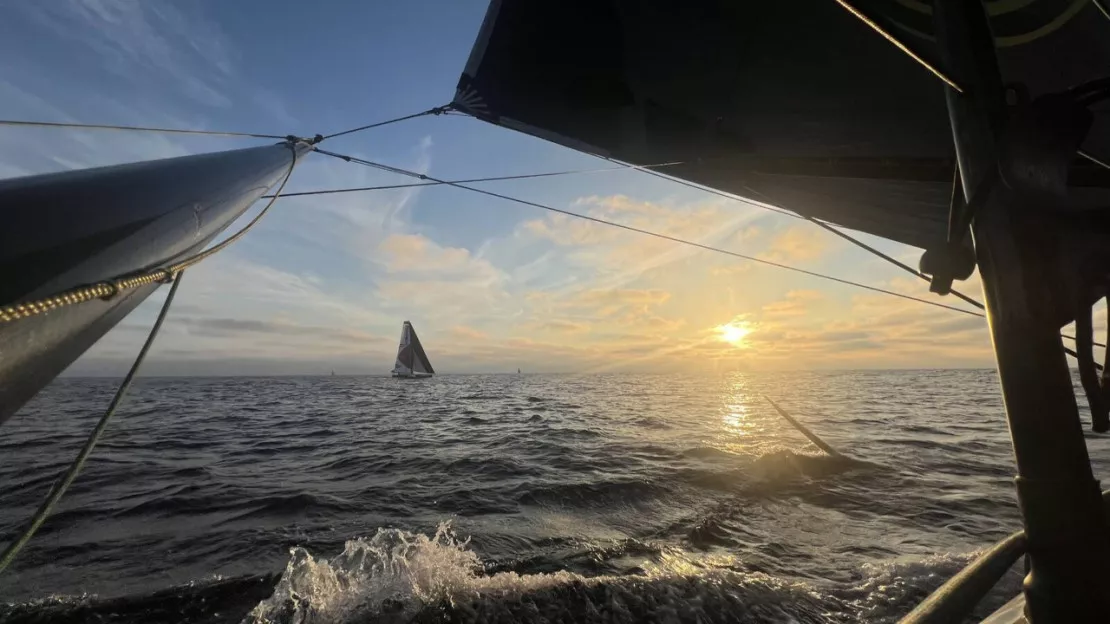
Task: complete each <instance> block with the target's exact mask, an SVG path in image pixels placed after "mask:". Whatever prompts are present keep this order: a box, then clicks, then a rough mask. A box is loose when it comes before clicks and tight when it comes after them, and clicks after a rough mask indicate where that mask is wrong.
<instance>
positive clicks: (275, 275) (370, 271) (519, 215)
mask: <svg viewBox="0 0 1110 624" xmlns="http://www.w3.org/2000/svg"><path fill="white" fill-rule="evenodd" d="M278 7H280V8H278ZM485 9H486V2H484V1H474V0H454V1H452V2H431V1H423V0H420V1H409V2H395V3H386V2H354V1H350V2H346V1H345V2H339V1H330V2H319V3H293V2H289V3H285V2H283V3H274V2H262V1H260V0H237V1H235V2H227V1H216V0H196V1H192V2H164V1H158V0H150V1H142V2H139V1H137V0H136V1H123V0H49V1H43V2H7V3H3V4H0V53H2V54H3V58H5V60H6V61H5V63H4V64H3V66H0V117H3V118H8V119H24V120H44V121H76V122H85V123H107V124H129V125H146V126H169V127H180V128H200V129H221V130H236V131H248V132H261V133H274V134H287V133H294V134H299V135H309V136H311V135H313V134H315V133H317V132H319V133H325V134H326V133H329V132H335V131H338V130H342V129H346V128H350V127H355V126H359V125H363V124H366V123H371V122H374V121H380V120H384V119H389V118H393V117H397V116H401V115H405V114H409V113H413V112H417V111H421V110H425V109H428V108H430V107H433V106H437V105H441V104H446V103H447V102H448V101H449V100H450V99H451V96H452V94H453V91H454V85H455V83H456V80H457V78H458V75H459V73H460V71H461V70H462V67H463V64H464V63H465V61H466V58H467V56H468V54H469V51H470V47H471V45H472V44H473V41H474V37H475V35H476V33H477V31H478V27H479V25H480V24H481V21H482V18H483V15H484V13H485ZM0 133H2V134H0V136H2V137H3V139H2V140H0V177H10V176H16V175H25V174H30V173H43V172H49V171H59V170H65V169H70V168H75V167H87V166H94V165H105V164H114V163H121V162H129V161H134V160H141V159H148V158H161V157H170V156H177V155H184V154H190V153H198V152H203V151H212V150H220V149H229V148H235V147H242V146H246V145H253V144H257V143H258V142H257V141H248V140H240V139H226V138H208V137H203V138H201V137H196V138H188V137H186V138H180V137H176V136H169V135H148V134H126V133H119V132H96V131H58V130H44V129H11V128H4V129H0ZM327 147H329V148H330V149H333V150H336V151H340V152H345V153H351V154H355V155H359V156H362V157H365V158H369V159H373V160H378V161H381V162H386V163H389V164H393V165H396V166H400V167H406V168H410V169H418V170H421V171H425V172H428V173H431V174H433V175H435V176H438V177H442V178H447V179H450V178H453V177H458V178H465V177H478V176H493V175H509V174H521V173H534V172H542V171H556V170H564V169H579V168H596V167H598V166H603V165H604V164H605V163H603V162H601V161H598V160H597V159H594V158H592V157H589V156H585V155H583V154H579V153H577V152H574V151H572V150H569V149H565V148H562V147H558V146H555V145H552V144H549V143H546V142H544V141H542V140H539V139H536V138H532V137H529V136H525V135H522V134H517V133H514V132H512V131H509V130H505V129H501V128H497V127H493V126H490V125H487V124H484V123H482V122H479V121H477V120H474V119H470V118H465V117H458V116H444V117H425V118H420V119H416V120H412V121H407V122H403V123H399V124H395V125H392V126H388V127H384V128H380V129H376V130H371V131H368V132H364V133H359V134H354V135H351V136H348V137H340V138H336V139H335V140H334V141H332V142H331V143H330V144H329V145H328V146H327ZM406 181H408V180H406V179H404V178H398V177H397V176H395V175H391V174H387V173H383V172H379V171H375V170H371V169H367V168H363V167H358V166H356V165H351V164H348V163H344V162H341V161H338V160H334V159H328V158H324V157H320V156H319V155H311V156H310V157H308V158H306V159H305V160H304V162H303V163H302V164H301V165H300V166H298V168H297V169H296V171H295V172H294V174H293V176H292V178H291V180H290V183H289V188H288V190H290V191H297V190H308V189H319V188H329V187H344V186H360V185H369V184H390V183H403V182H406ZM488 188H490V189H491V190H497V191H498V192H502V193H506V194H510V195H516V196H519V197H523V198H527V199H530V200H533V201H538V202H542V203H545V204H548V205H552V206H557V207H562V208H571V209H574V210H579V211H583V212H587V213H590V214H594V215H598V216H603V217H606V218H610V219H614V220H618V221H622V222H626V223H629V224H633V225H637V226H640V227H646V228H649V229H654V230H657V231H662V232H666V233H669V234H673V235H678V236H682V237H687V238H691V239H694V240H698V241H700V242H705V243H713V244H718V245H721V246H724V247H728V248H730V249H734V250H736V251H739V252H742V253H751V254H756V255H760V256H762V257H767V258H770V259H775V260H778V261H782V262H787V263H790V264H794V265H797V266H801V267H805V268H808V269H813V270H819V271H823V272H828V273H831V274H834V275H838V276H841V277H845V278H849V279H855V280H859V281H863V282H866V283H869V284H873V285H876V286H884V287H888V288H894V289H897V290H900V291H904V292H908V293H914V294H918V295H926V296H928V295H927V292H926V289H925V287H924V285H923V284H922V283H919V282H917V281H915V280H913V279H912V278H906V277H903V276H902V275H900V274H899V273H898V272H897V269H894V268H892V267H889V266H888V265H885V264H883V262H882V261H881V260H878V259H876V258H873V257H871V256H869V255H867V254H866V253H865V252H862V251H860V250H858V249H856V248H853V247H851V246H850V245H847V244H846V243H844V242H842V241H839V240H837V239H835V238H834V237H832V236H831V235H829V234H827V233H824V232H822V231H820V230H818V229H816V228H815V227H813V226H811V225H809V224H805V223H802V222H799V221H796V220H793V219H789V218H786V217H782V216H778V215H774V214H772V213H769V212H766V211H763V210H760V209H758V208H755V207H752V206H747V205H744V204H741V203H739V202H732V201H728V200H724V199H721V198H718V197H715V196H712V195H708V194H705V193H702V192H700V191H696V190H692V189H688V188H684V187H681V186H678V185H675V184H672V183H670V182H667V181H665V180H660V179H658V178H654V177H650V176H647V175H644V174H642V173H638V172H635V171H621V172H613V173H594V174H587V175H580V176H572V177H560V178H547V179H541V180H526V181H517V182H503V183H496V184H491V185H489V186H488ZM867 240H868V241H869V242H872V243H874V244H876V245H877V246H879V247H881V248H882V249H884V250H886V251H888V252H890V253H892V254H894V255H896V256H898V257H900V258H902V259H903V260H905V261H907V262H909V263H911V264H916V261H917V256H918V254H919V252H918V251H917V250H914V249H911V248H908V247H904V246H901V245H896V244H892V243H888V242H886V241H878V240H875V239H871V238H868V239H867ZM967 290H968V291H969V292H975V293H977V292H978V285H977V282H973V283H972V284H970V285H969V286H968V289H967ZM163 296H164V293H158V294H156V295H155V296H152V297H151V299H150V301H148V302H147V303H146V304H144V305H143V306H142V307H141V308H140V309H139V310H137V311H136V312H135V313H134V314H132V315H131V317H129V318H128V319H126V320H125V321H124V322H123V323H121V325H120V326H119V327H118V328H117V329H115V330H113V331H112V332H111V333H110V334H109V335H108V336H107V337H106V338H105V339H104V340H103V341H101V343H100V344H98V345H97V346H96V347H94V348H93V349H92V350H90V352H89V353H88V354H87V355H86V356H85V357H84V358H82V359H81V360H80V361H79V362H78V363H77V364H75V365H74V367H72V368H71V370H70V373H71V374H118V373H119V372H120V371H121V370H124V369H125V368H126V366H127V364H128V363H129V358H130V357H131V356H132V355H133V354H134V352H135V350H136V349H137V347H138V345H139V344H140V343H141V341H142V339H143V337H144V334H145V331H146V329H147V328H148V327H149V324H150V322H151V321H152V319H153V316H154V315H155V314H156V312H157V306H158V305H159V303H160V302H161V300H162V297H163ZM405 319H409V320H411V321H413V323H415V324H416V326H417V328H418V330H419V331H420V333H421V336H422V339H423V341H424V343H425V345H426V347H427V348H428V351H429V355H430V356H431V358H432V361H433V363H435V364H437V368H439V369H440V370H444V371H454V372H470V371H504V370H514V369H516V368H518V367H520V368H524V369H526V370H530V371H574V370H612V369H617V370H619V369H635V370H638V369H652V370H660V369H668V370H669V369H680V370H687V369H690V368H691V367H694V368H698V369H700V368H705V367H708V368H712V369H714V370H716V369H727V370H730V369H733V368H737V367H740V368H743V367H749V368H750V367H756V368H758V367H776V368H781V367H799V366H802V367H809V366H816V367H834V368H835V367H847V368H857V367H915V366H989V365H990V363H991V357H990V351H989V346H990V343H989V337H988V335H987V333H986V332H985V323H983V322H982V321H981V320H977V319H971V318H964V317H961V316H959V315H955V314H953V313H950V312H946V311H943V310H938V309H933V308H930V307H928V306H923V305H920V304H915V303H912V302H906V301H900V300H897V299H891V298H885V297H882V296H880V295H875V294H871V293H866V292H861V291H856V290H852V289H850V288H848V287H845V286H839V285H834V284H830V283H828V282H821V281H818V280H814V279H813V278H809V277H805V276H800V275H796V274H791V273H784V272H781V271H778V270H776V269H773V268H768V267H760V266H757V265H752V264H751V263H745V262H743V261H740V260H735V259H729V258H727V257H723V256H716V255H713V254H710V253H709V252H704V251H697V250H694V249H690V248H684V247H681V246H676V245H674V244H672V243H667V242H665V241H659V240H652V239H644V238H643V237H641V236H639V235H636V234H632V233H628V232H621V231H617V230H612V229H606V228H605V227H604V226H599V225H596V224H589V223H585V222H571V221H568V220H567V219H564V218H560V217H558V216H557V215H552V214H549V213H543V212H542V211H538V210H535V209H531V208H527V207H524V206H520V205H516V204H513V203H509V202H504V201H502V200H498V199H494V198H489V197H484V196H480V195H477V194H472V193H467V192H465V191H460V190H458V189H453V188H443V187H441V188H429V189H421V190H398V191H385V192H375V193H365V194H348V195H336V196H327V197H315V198H305V199H285V200H280V201H279V202H278V203H277V205H276V206H275V208H274V210H273V211H272V213H271V214H270V215H268V216H267V218H266V219H265V220H264V221H263V222H262V224H261V225H260V226H259V227H258V228H257V229H256V230H254V231H252V232H251V233H250V235H249V236H248V237H246V238H245V239H244V240H243V241H241V242H239V243H237V244H236V245H234V246H233V247H232V248H230V249H229V250H228V251H226V252H224V253H221V254H219V255H217V256H216V257H215V258H213V259H211V260H209V261H206V262H205V263H203V264H202V265H201V266H198V267H196V268H195V269H192V270H190V271H189V272H188V273H187V274H186V276H185V278H184V283H183V285H182V287H181V292H180V294H179V296H178V300H177V302H176V303H175V306H174V310H173V312H172V313H171V316H170V319H169V321H167V325H166V327H165V329H164V330H163V334H162V336H161V337H160V338H159V341H158V343H156V346H155V348H154V350H153V351H152V353H151V356H150V358H149V360H148V362H149V363H148V366H147V368H146V372H147V373H148V374H276V373H283V374H284V373H289V374H297V373H324V372H327V371H329V370H331V369H335V370H337V372H348V373H376V372H385V371H388V370H389V368H390V367H391V365H392V352H393V351H394V350H395V348H396V342H397V337H398V334H399V330H400V324H401V321H403V320H405ZM729 323H734V324H741V325H743V326H744V327H745V328H746V330H747V331H750V333H749V334H748V336H747V337H746V338H745V339H744V340H743V341H741V342H739V343H736V342H728V341H724V340H721V339H720V331H719V330H718V329H717V328H719V327H720V326H722V325H725V324H729Z"/></svg>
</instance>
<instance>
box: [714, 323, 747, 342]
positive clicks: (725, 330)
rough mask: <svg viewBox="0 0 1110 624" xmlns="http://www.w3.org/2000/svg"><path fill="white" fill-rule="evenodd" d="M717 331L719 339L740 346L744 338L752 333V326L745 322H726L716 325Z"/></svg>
mask: <svg viewBox="0 0 1110 624" xmlns="http://www.w3.org/2000/svg"><path fill="white" fill-rule="evenodd" d="M717 333H718V334H720V336H721V340H724V341H725V342H731V343H732V344H734V345H736V346H742V345H743V344H744V338H745V337H746V336H747V335H748V334H750V333H752V328H751V327H749V326H748V324H747V323H728V324H725V325H720V326H718V327H717Z"/></svg>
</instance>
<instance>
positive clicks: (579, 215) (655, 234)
mask: <svg viewBox="0 0 1110 624" xmlns="http://www.w3.org/2000/svg"><path fill="white" fill-rule="evenodd" d="M321 153H323V154H327V155H329V156H335V157H337V158H342V159H344V160H347V158H350V160H349V162H356V163H358V164H365V165H366V166H368V167H377V168H381V169H385V170H387V171H392V172H395V173H399V174H401V175H406V176H409V177H413V178H420V179H422V180H431V181H433V182H439V183H441V184H446V185H448V186H453V187H455V188H460V189H463V190H467V191H471V192H473V193H479V194H481V195H488V196H490V197H496V198H498V199H504V200H506V201H511V202H515V203H518V204H522V205H525V206H531V207H533V208H539V209H541V210H547V211H549V212H555V213H559V214H563V215H566V216H568V217H574V218H576V219H583V220H586V221H593V222H594V223H600V224H602V225H608V226H610V227H615V228H619V229H622V230H627V231H629V232H636V233H637V234H644V235H646V236H652V237H654V238H659V239H662V240H668V241H671V242H674V243H679V244H682V245H687V246H689V247H696V248H698V249H704V250H706V251H712V252H716V253H720V254H724V255H727V256H732V257H734V258H740V259H742V260H750V261H752V262H757V263H759V264H765V265H767V266H773V267H776V268H780V269H785V270H787V271H793V272H795V273H801V274H803V275H809V276H811V277H817V278H820V279H824V280H828V281H831V282H837V283H838V284H845V285H847V286H855V287H857V288H862V289H864V290H870V291H872V292H877V293H882V294H885V295H891V296H893V297H898V298H900V299H907V300H910V301H917V302H918V303H924V304H926V305H931V306H934V307H937V308H944V309H946V310H953V311H955V312H960V313H963V314H967V315H970V316H978V317H982V316H984V315H983V314H981V313H979V312H973V311H971V310H965V309H963V308H957V307H955V306H950V305H947V304H943V303H939V302H936V301H929V300H928V299H921V298H919V297H913V296H911V295H904V294H902V293H899V292H895V291H893V290H886V289H883V288H878V287H876V286H868V285H867V284H861V283H859V282H853V281H851V280H846V279H841V278H839V277H833V276H831V275H825V274H823V273H817V272H814V271H808V270H806V269H801V268H798V267H794V266H790V265H788V264H781V263H779V262H773V261H771V260H765V259H763V258H757V257H755V256H749V255H746V254H742V253H738V252H735V251H729V250H727V249H722V248H720V247H713V246H711V245H704V244H702V243H697V242H694V241H690V240H686V239H682V238H678V237H675V236H670V235H668V234H662V233H659V232H653V231H651V230H645V229H642V228H638V227H634V226H631V225H625V224H623V223H618V222H616V221H609V220H606V219H601V218H599V217H591V216H589V215H585V214H582V213H578V212H573V211H570V210H563V209H562V208H555V207H552V206H546V205H544V204H539V203H536V202H532V201H528V200H526V199H519V198H517V197H512V196H510V195H502V194H501V193H494V192H493V191H487V190H484V189H480V188H475V187H473V186H464V185H462V184H459V183H457V182H450V181H448V180H439V179H437V178H433V177H431V176H428V175H425V174H422V173H416V172H415V171H407V170H405V169H400V168H397V167H391V166H389V165H381V164H380V163H374V162H370V161H365V160H363V159H361V158H353V157H344V156H343V155H341V154H339V155H336V154H332V153H331V152H324V151H322V150H321Z"/></svg>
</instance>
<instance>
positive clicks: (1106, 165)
mask: <svg viewBox="0 0 1110 624" xmlns="http://www.w3.org/2000/svg"><path fill="white" fill-rule="evenodd" d="M1075 153H1076V154H1079V155H1080V156H1082V157H1083V158H1086V159H1087V160H1089V161H1091V162H1093V163H1094V164H1096V165H1098V166H1099V167H1102V168H1103V169H1110V163H1108V162H1106V161H1103V160H1100V159H1099V158H1097V157H1095V156H1092V155H1090V154H1088V153H1087V152H1085V151H1083V150H1076V151H1075Z"/></svg>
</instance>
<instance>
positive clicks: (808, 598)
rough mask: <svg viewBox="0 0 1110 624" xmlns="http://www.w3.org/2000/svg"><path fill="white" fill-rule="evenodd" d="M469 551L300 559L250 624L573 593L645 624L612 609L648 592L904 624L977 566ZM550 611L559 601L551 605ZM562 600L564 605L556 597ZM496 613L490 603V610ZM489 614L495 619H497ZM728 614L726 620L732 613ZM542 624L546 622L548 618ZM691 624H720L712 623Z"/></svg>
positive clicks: (391, 614)
mask: <svg viewBox="0 0 1110 624" xmlns="http://www.w3.org/2000/svg"><path fill="white" fill-rule="evenodd" d="M468 545H469V540H460V539H458V538H457V537H456V535H455V533H454V532H453V530H452V529H451V526H450V523H448V522H444V523H441V524H440V525H439V527H438V529H437V530H436V532H435V534H434V535H432V536H427V535H421V534H415V533H410V532H407V531H402V530H398V529H379V530H378V532H377V533H376V534H375V535H374V536H373V537H371V538H369V539H362V538H360V539H354V540H350V541H348V542H347V543H346V545H345V547H344V549H343V552H342V553H340V554H339V555H337V556H336V557H334V558H332V559H330V560H328V559H323V558H320V559H316V558H314V557H313V556H312V555H311V554H310V553H309V552H308V551H307V550H305V549H304V548H300V547H297V548H293V549H292V550H291V555H292V556H291V557H290V561H289V563H288V564H287V566H286V569H285V572H284V573H283V574H282V577H281V580H280V581H279V582H278V584H277V586H276V587H275V589H274V593H273V596H271V597H270V598H268V599H267V600H264V601H263V602H261V603H259V604H258V605H257V606H256V607H255V608H254V609H253V610H252V611H251V613H250V614H248V616H247V617H246V618H245V620H244V622H246V623H250V624H337V623H343V622H354V621H366V620H369V619H371V618H373V619H374V620H375V621H407V620H409V619H411V618H412V617H413V616H414V615H416V614H417V612H419V611H420V610H421V609H422V608H424V607H425V606H430V605H439V604H443V603H447V604H450V605H451V606H453V607H457V606H460V605H462V606H463V608H464V610H465V611H466V612H468V613H471V614H472V615H475V613H472V612H471V611H469V610H466V608H465V605H466V604H467V602H468V601H472V600H474V599H477V598H485V599H487V600H488V599H492V600H494V601H496V600H499V599H505V598H510V599H511V598H515V597H518V596H520V595H521V594H526V593H533V592H542V590H550V589H554V588H557V587H559V586H566V585H569V584H572V583H573V584H575V585H576V586H578V588H579V589H577V590H573V589H572V592H574V593H572V594H568V595H567V596H571V600H581V601H584V602H589V601H590V600H594V601H595V603H594V604H593V605H592V606H590V607H588V611H589V612H591V613H594V614H595V615H597V617H596V618H595V619H596V621H609V620H608V619H606V618H609V619H612V618H613V617H616V618H617V619H615V620H613V621H620V622H625V621H627V622H636V621H639V617H640V615H642V613H640V612H638V611H635V610H631V611H621V610H619V609H618V610H617V611H606V609H610V608H615V607H614V605H619V604H620V603H621V601H622V600H627V602H628V603H629V604H641V603H643V602H644V596H645V594H644V592H647V593H648V594H651V596H650V597H649V600H648V601H649V602H650V601H651V600H654V601H656V602H655V604H656V607H657V608H660V609H663V610H667V611H670V610H677V611H676V612H684V611H690V610H691V609H693V610H694V611H699V612H700V611H702V610H703V609H706V610H708V611H709V612H711V611H712V609H713V608H725V607H727V606H728V605H729V604H733V603H730V602H729V601H730V600H733V601H734V600H739V601H740V603H739V604H748V605H752V607H751V610H750V613H748V615H747V616H745V618H742V619H741V620H740V621H745V622H746V621H765V620H766V618H767V617H772V619H776V618H777V619H784V621H791V620H793V621H799V622H811V621H848V620H849V619H851V620H853V621H867V622H892V621H894V620H895V619H897V617H898V616H899V615H901V614H904V613H905V612H906V611H907V610H908V608H909V606H910V605H912V604H914V603H916V602H917V601H918V600H920V599H921V598H922V597H924V595H925V594H927V593H928V592H931V591H932V590H933V589H935V588H936V587H937V586H939V585H940V584H941V583H942V582H943V581H944V580H946V579H947V578H948V577H950V576H951V575H953V574H955V573H956V572H957V571H958V570H959V569H961V568H962V567H963V566H964V565H966V564H967V563H968V561H970V560H971V559H972V558H974V556H975V553H964V554H944V555H936V556H931V557H902V558H898V559H896V560H893V561H888V562H884V563H881V564H867V565H864V566H863V568H862V569H861V570H860V572H861V578H860V580H859V581H857V582H856V583H853V584H851V585H849V586H844V585H843V584H835V585H836V586H833V585H828V584H826V583H819V584H818V586H820V587H821V589H820V590H818V589H817V588H816V587H814V586H813V585H811V584H809V583H804V582H800V581H789V580H786V579H782V578H777V577H772V576H769V575H766V574H762V573H755V572H736V571H735V570H736V568H737V567H742V566H739V562H738V561H736V560H735V559H734V558H733V557H730V556H725V555H708V554H702V555H694V554H693V553H687V552H684V551H680V550H675V549H664V550H663V551H662V552H661V553H660V554H659V555H658V556H656V557H654V558H653V560H652V561H645V562H643V563H642V564H641V566H640V568H641V570H642V572H643V573H642V574H641V575H636V576H625V577H617V576H599V577H589V578H587V577H583V576H580V575H577V574H573V573H570V572H565V571H560V572H555V573H550V574H525V575H521V574H517V573H515V572H502V573H498V574H494V575H489V576H487V575H485V574H483V572H482V565H481V561H480V560H479V558H478V556H477V554H476V553H474V552H473V551H471V550H469V549H468ZM660 581H661V582H660ZM691 582H693V583H694V584H691ZM598 584H604V585H605V586H606V588H605V593H604V594H603V595H604V596H605V598H604V600H605V604H601V603H597V602H596V601H597V600H598V598H599V595H597V594H593V595H590V594H588V593H583V591H582V589H587V590H588V589H589V588H591V587H596V586H597V585H598ZM1002 585H1006V583H1003V584H1002ZM1006 591H1008V590H1003V593H1004V594H1005V592H1006ZM1009 593H1012V591H1010V592H1009ZM533 599H539V600H540V601H541V602H540V604H541V605H544V606H545V607H546V608H553V607H552V603H551V602H544V600H545V598H544V597H543V596H537V595H536V594H535V593H533V594H532V596H531V597H530V598H529V599H528V600H533ZM546 600H552V598H551V596H550V595H549V596H548V597H547V598H546ZM554 600H556V601H558V600H562V598H559V597H557V596H556V597H555V598H554ZM513 602H514V601H512V600H509V601H506V602H505V605H506V607H505V609H509V608H511V605H512V604H513ZM489 604H490V603H489V602H488V601H487V603H486V605H487V606H488V605H489ZM699 605H700V606H699ZM712 605H717V606H716V607H713V606H712ZM554 608H559V607H558V606H556V607H554ZM709 612H707V613H706V615H707V616H709V615H710V614H709ZM482 613H484V616H489V615H490V612H489V611H487V612H482ZM504 613H509V611H507V610H504ZM716 613H717V614H718V615H722V617H723V616H726V615H728V614H729V613H732V611H728V612H720V611H718V612H716ZM601 614H605V615H601ZM502 615H504V614H502ZM515 615H519V614H515ZM537 615H538V613H537ZM737 615H738V614H736V613H732V615H729V616H728V618H732V619H730V620H729V621H734V620H735V617H736V616H737ZM484 616H483V617H484ZM728 618H726V619H728ZM747 618H752V619H747ZM477 621H480V620H477ZM499 621H510V620H505V619H502V620H499ZM512 621H516V620H512ZM536 621H546V620H545V619H544V618H543V617H539V618H538V619H536ZM675 621H678V620H675ZM682 621H717V620H716V619H714V618H713V617H711V616H710V617H707V618H703V619H697V618H695V619H688V620H682Z"/></svg>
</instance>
